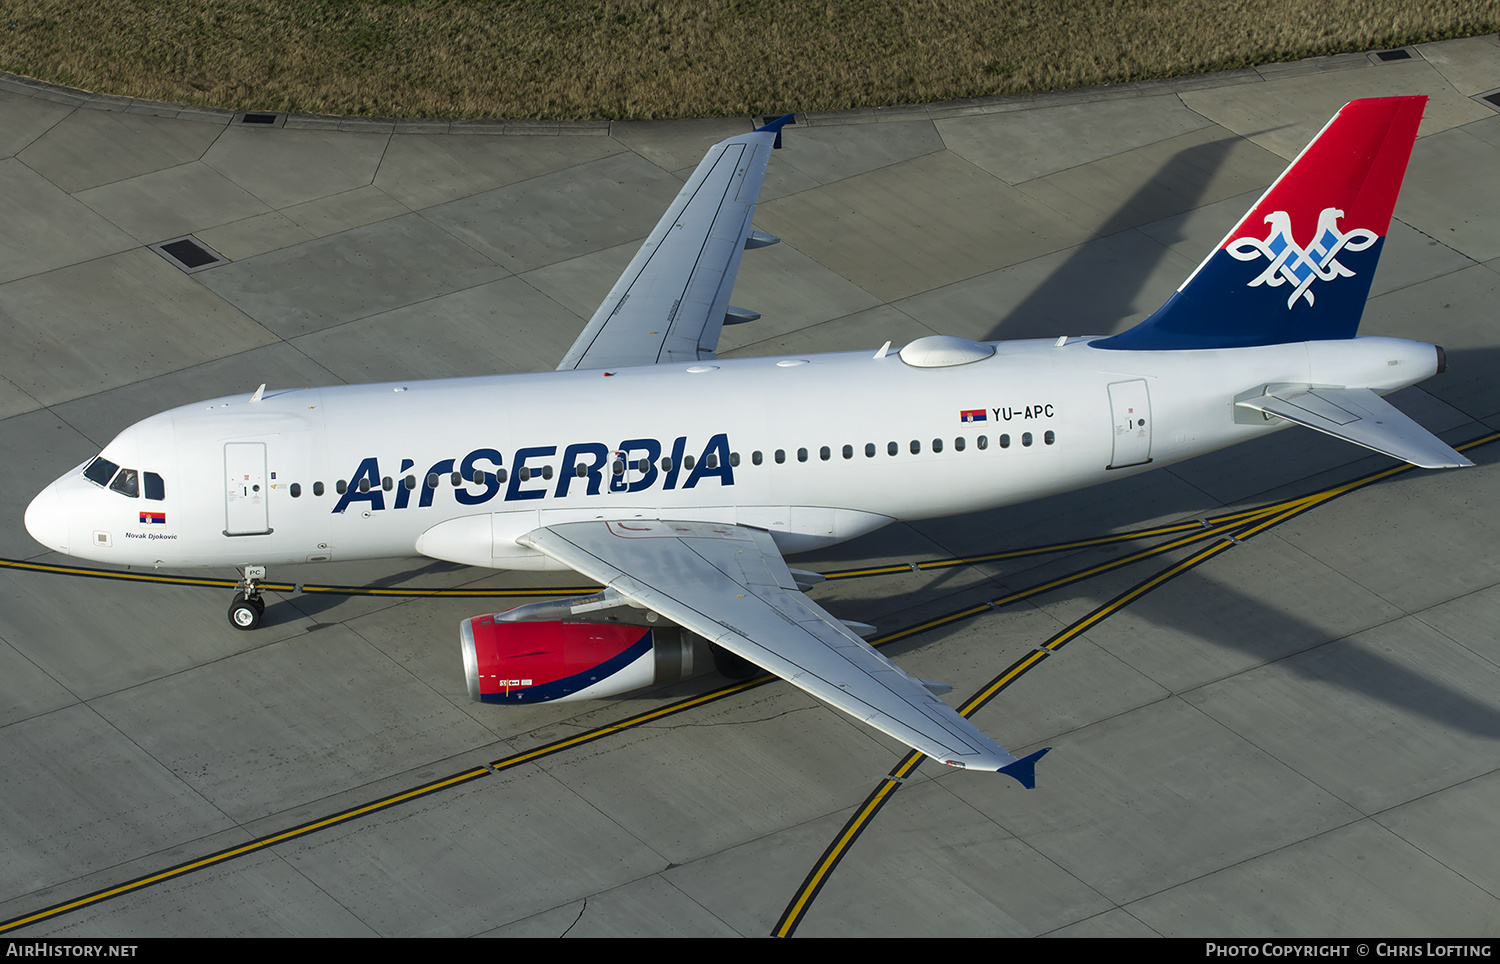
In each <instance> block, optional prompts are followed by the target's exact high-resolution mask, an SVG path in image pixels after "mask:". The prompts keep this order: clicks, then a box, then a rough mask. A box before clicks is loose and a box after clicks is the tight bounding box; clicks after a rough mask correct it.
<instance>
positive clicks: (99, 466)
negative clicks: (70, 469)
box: [83, 455, 120, 486]
mask: <svg viewBox="0 0 1500 964" xmlns="http://www.w3.org/2000/svg"><path fill="white" fill-rule="evenodd" d="M119 470H120V467H119V466H118V465H116V464H115V463H113V462H111V461H110V460H109V459H107V458H105V457H104V456H102V455H101V456H99V457H98V458H96V459H94V461H92V462H90V463H89V464H88V465H85V466H84V467H83V477H84V478H86V479H88V480H89V481H90V482H92V483H94V484H95V485H99V486H104V485H109V480H110V477H111V476H113V475H114V474H115V473H116V472H118V471H119Z"/></svg>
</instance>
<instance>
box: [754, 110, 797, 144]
mask: <svg viewBox="0 0 1500 964" xmlns="http://www.w3.org/2000/svg"><path fill="white" fill-rule="evenodd" d="M796 116H797V115H796V113H791V114H782V115H781V116H780V117H778V118H776V119H775V120H773V121H771V123H769V124H767V125H766V126H764V127H757V128H756V129H755V133H757V134H759V133H760V132H761V131H770V132H771V133H772V134H775V135H776V143H774V144H772V145H771V147H772V148H773V149H774V150H778V151H779V150H781V129H782V128H783V127H785V126H786V125H788V124H795V123H797V121H796Z"/></svg>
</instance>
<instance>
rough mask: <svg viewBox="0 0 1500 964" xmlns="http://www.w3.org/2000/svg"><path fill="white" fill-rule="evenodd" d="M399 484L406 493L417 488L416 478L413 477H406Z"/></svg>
mask: <svg viewBox="0 0 1500 964" xmlns="http://www.w3.org/2000/svg"><path fill="white" fill-rule="evenodd" d="M401 484H402V485H404V486H406V491H408V492H410V491H411V490H412V489H415V488H416V487H417V477H416V476H415V475H408V476H407V477H406V478H404V479H402V480H401Z"/></svg>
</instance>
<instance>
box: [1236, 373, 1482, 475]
mask: <svg viewBox="0 0 1500 964" xmlns="http://www.w3.org/2000/svg"><path fill="white" fill-rule="evenodd" d="M1235 404H1236V405H1237V406H1239V407H1241V408H1249V409H1253V410H1255V411H1258V412H1263V413H1265V414H1267V415H1275V416H1277V417H1278V418H1284V419H1286V420H1287V421H1288V422H1296V423H1297V424H1298V425H1305V426H1307V427H1308V428H1311V429H1316V430H1317V431H1319V432H1322V433H1324V434H1325V435H1332V436H1333V437H1334V438H1341V439H1344V440H1345V441H1348V442H1353V443H1354V444H1355V445H1363V446H1364V447H1365V448H1367V449H1370V450H1372V451H1375V452H1379V453H1380V454H1382V455H1389V456H1391V457H1392V458H1397V459H1400V460H1401V461H1403V462H1410V463H1411V464H1412V465H1415V466H1417V467H1418V468H1423V469H1456V468H1463V467H1465V466H1469V465H1473V464H1474V463H1473V462H1470V461H1469V460H1468V459H1466V458H1464V457H1463V456H1462V455H1460V454H1458V452H1456V451H1454V450H1453V448H1451V447H1450V446H1449V445H1448V443H1446V442H1444V441H1443V440H1442V439H1440V438H1438V437H1437V436H1436V435H1433V434H1432V433H1431V432H1429V431H1427V430H1426V429H1425V428H1423V427H1422V426H1420V425H1418V424H1417V423H1416V422H1414V421H1412V420H1411V418H1409V417H1408V416H1407V415H1405V414H1404V413H1402V412H1401V410H1400V409H1398V408H1396V406H1394V405H1392V404H1391V403H1390V402H1388V401H1386V400H1385V399H1383V398H1381V397H1380V396H1379V395H1377V394H1375V393H1374V392H1373V391H1371V390H1370V389H1368V388H1295V387H1293V388H1282V389H1279V390H1275V391H1270V392H1267V393H1266V394H1264V395H1258V396H1256V397H1255V398H1249V399H1244V400H1242V401H1238V402H1236V403H1235Z"/></svg>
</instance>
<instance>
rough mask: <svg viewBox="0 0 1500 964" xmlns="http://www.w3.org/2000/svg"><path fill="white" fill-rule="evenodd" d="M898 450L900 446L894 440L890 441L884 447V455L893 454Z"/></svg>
mask: <svg viewBox="0 0 1500 964" xmlns="http://www.w3.org/2000/svg"><path fill="white" fill-rule="evenodd" d="M899 451H901V446H899V445H897V444H896V443H895V442H892V443H891V444H889V445H887V446H886V447H885V454H886V455H895V454H896V453H897V452H899Z"/></svg>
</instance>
